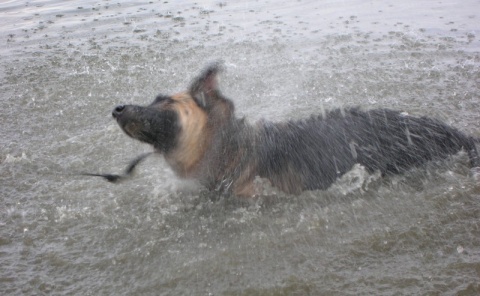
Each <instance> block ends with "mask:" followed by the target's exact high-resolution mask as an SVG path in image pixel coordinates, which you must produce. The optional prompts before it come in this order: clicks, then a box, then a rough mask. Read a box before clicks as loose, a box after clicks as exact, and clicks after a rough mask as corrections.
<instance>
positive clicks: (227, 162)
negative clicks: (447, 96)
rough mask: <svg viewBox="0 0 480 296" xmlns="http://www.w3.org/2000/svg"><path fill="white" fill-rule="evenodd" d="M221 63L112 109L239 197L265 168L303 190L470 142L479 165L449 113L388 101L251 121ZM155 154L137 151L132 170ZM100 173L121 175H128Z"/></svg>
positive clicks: (433, 156)
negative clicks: (417, 110) (388, 105)
mask: <svg viewBox="0 0 480 296" xmlns="http://www.w3.org/2000/svg"><path fill="white" fill-rule="evenodd" d="M220 69H221V66H220V64H219V63H216V64H212V65H210V66H209V67H207V68H206V69H205V70H204V71H203V72H202V73H201V74H200V75H199V76H198V77H197V78H196V79H194V80H193V83H192V84H191V85H190V88H189V89H188V90H187V91H185V92H181V93H177V94H174V95H159V96H157V97H156V99H155V100H154V101H153V102H152V103H151V104H150V105H148V106H137V105H119V106H117V107H115V109H114V110H113V113H112V115H113V117H114V118H115V119H116V120H117V122H118V125H119V126H120V127H121V128H122V130H123V131H124V132H125V133H126V134H127V135H129V136H130V137H132V138H134V139H137V140H139V141H142V142H145V143H148V144H151V145H152V146H153V147H154V149H155V152H158V153H160V154H163V155H164V157H165V159H166V161H167V163H168V164H169V165H170V167H171V168H172V169H173V171H174V172H175V173H176V174H177V175H178V176H179V177H181V178H191V179H196V180H198V181H199V182H200V183H201V184H203V185H204V186H206V187H207V188H208V189H210V190H216V191H221V192H229V193H233V194H235V195H237V196H253V195H255V186H254V179H255V178H256V177H257V176H258V177H260V178H263V179H267V180H268V181H269V182H270V183H271V184H272V185H273V186H275V187H277V188H279V189H280V190H282V191H284V192H286V193H291V194H299V193H300V192H302V191H304V190H315V189H326V188H328V187H329V186H330V185H331V184H332V183H334V182H335V181H336V180H337V179H338V178H339V177H340V176H342V175H343V174H345V173H346V172H348V171H349V170H351V169H352V167H353V166H354V165H355V164H357V163H358V164H360V165H363V166H364V167H365V168H366V170H367V171H368V172H374V171H377V170H379V171H380V172H381V173H382V175H385V174H391V173H401V172H404V171H405V170H408V169H409V168H411V167H413V166H418V165H421V164H423V163H426V162H427V161H430V160H437V159H441V158H445V157H447V156H448V155H452V154H456V153H457V152H459V151H460V150H465V151H466V152H467V153H468V156H469V160H470V164H471V166H472V167H479V166H480V158H479V155H478V152H477V150H476V147H475V142H477V141H478V140H476V139H474V138H472V137H469V136H467V135H465V134H463V133H462V132H460V131H458V130H457V129H455V128H453V127H449V126H447V125H445V124H444V123H442V122H440V121H437V120H434V119H429V118H426V117H413V116H408V115H405V114H403V113H401V112H398V111H393V110H388V109H375V110H369V111H362V110H361V109H359V108H348V109H337V110H333V111H330V112H327V113H326V114H323V115H321V116H312V117H310V118H308V119H304V120H298V121H288V122H281V123H272V122H266V121H260V122H258V123H256V124H253V125H252V124H249V123H247V122H246V120H245V119H243V118H237V117H236V116H235V106H234V104H233V102H232V101H231V100H229V99H227V98H226V97H224V96H223V95H222V93H221V92H220V90H219V88H218V84H217V75H218V73H219V72H220ZM148 155H149V154H145V155H141V156H140V157H138V158H137V159H135V160H134V161H133V162H132V164H131V165H130V167H129V168H128V169H127V172H126V174H125V175H128V174H130V173H131V171H133V169H134V167H135V165H136V164H138V163H139V162H140V161H141V160H143V159H144V158H145V157H146V156H148ZM90 175H97V174H90ZM97 176H102V177H104V178H106V179H107V180H109V181H112V182H115V181H118V180H119V179H121V178H123V177H124V176H120V175H97Z"/></svg>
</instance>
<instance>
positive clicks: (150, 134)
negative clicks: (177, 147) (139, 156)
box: [112, 105, 179, 152]
mask: <svg viewBox="0 0 480 296" xmlns="http://www.w3.org/2000/svg"><path fill="white" fill-rule="evenodd" d="M112 116H113V118H114V119H115V120H116V121H117V123H118V125H119V126H120V128H121V129H122V130H123V131H124V132H125V133H126V134H127V135H128V136H129V137H131V138H134V139H137V140H139V141H141V142H144V143H147V144H151V145H153V146H154V147H155V148H157V149H158V150H159V151H161V152H166V151H167V150H169V149H170V148H172V147H173V146H174V144H175V139H176V137H177V134H178V132H179V127H178V124H177V115H176V113H175V112H174V111H172V110H161V111H158V110H155V109H151V108H148V107H141V106H134V105H119V106H117V107H115V109H113V111H112Z"/></svg>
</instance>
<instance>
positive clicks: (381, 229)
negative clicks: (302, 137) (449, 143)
mask: <svg viewBox="0 0 480 296" xmlns="http://www.w3.org/2000/svg"><path fill="white" fill-rule="evenodd" d="M478 6H479V4H478V3H476V1H467V2H462V5H459V4H458V3H456V1H443V2H442V3H432V2H430V1H417V2H415V3H398V1H397V2H394V1H382V2H381V3H380V2H375V1H370V2H368V3H365V2H364V1H354V0H349V1H342V2H338V1H326V2H325V1H323V2H322V3H318V1H297V2H289V1H280V2H275V5H272V4H271V3H267V2H265V1H239V2H236V3H230V2H225V1H223V2H222V1H200V2H197V3H194V4H192V3H187V2H185V1H175V2H174V1H158V2H157V1H145V2H133V1H67V2H64V1H28V2H27V1H3V2H2V3H0V14H1V15H2V18H1V20H0V22H1V23H2V31H1V32H0V38H1V41H2V44H3V46H1V47H0V51H1V54H2V58H1V60H0V63H1V67H0V79H1V84H0V88H1V93H2V96H0V100H1V102H2V112H0V119H1V122H2V128H1V133H2V137H0V180H1V181H0V184H1V186H0V193H1V194H0V196H1V198H2V199H1V206H0V210H1V213H2V214H1V216H0V217H1V218H0V225H1V226H2V227H1V230H0V250H1V251H0V264H1V266H2V267H3V268H2V269H1V270H0V281H1V282H2V285H0V292H1V294H5V295H12V294H13V295H15V294H95V295H97V294H153V295H158V294H166V295H172V294H174V295H175V294H209V293H211V294H214V295H218V294H225V295H251V294H253V295H264V294H267V295H277V294H278V295H285V294H288V295H290V294H302V295H308V294H313V295H319V294H320V295H321V294H341V295H344V294H355V295H356V294H369V295H371V294H398V293H404V294H423V293H430V294H437V293H440V294H465V295H476V294H478V293H479V290H480V286H479V284H478V270H479V268H480V252H479V250H480V239H479V237H480V234H479V233H478V211H477V209H478V208H480V204H479V200H480V198H479V197H480V190H479V185H478V182H476V181H474V180H473V179H471V178H470V177H469V176H468V167H467V166H466V164H467V157H466V155H463V154H460V155H457V156H455V157H453V158H452V159H449V160H447V161H446V162H443V163H441V164H431V165H429V166H428V167H427V168H426V169H418V170H414V171H412V172H409V173H408V174H405V175H403V176H396V177H391V178H386V179H381V178H380V179H377V178H372V176H368V175H365V174H364V172H363V171H361V170H360V169H359V170H354V171H353V172H351V174H350V175H349V176H348V178H345V179H344V180H341V181H340V182H339V183H338V184H336V185H335V186H333V187H332V188H330V189H329V190H327V191H319V192H305V193H303V194H302V195H301V196H299V197H292V196H287V195H285V194H282V193H281V192H278V191H277V190H276V189H275V188H268V187H265V196H263V197H260V198H258V199H254V200H243V199H236V198H225V197H216V196H212V195H211V194H210V193H208V192H206V191H205V190H203V189H202V188H200V187H199V186H198V185H197V184H194V183H192V182H185V181H179V180H177V179H176V177H175V176H173V174H172V172H171V171H170V170H169V168H168V166H167V165H166V164H165V163H164V161H163V159H162V157H161V156H158V157H152V158H149V159H148V161H146V162H145V163H143V164H142V165H141V166H140V167H139V168H138V171H137V175H136V176H135V178H133V179H132V180H129V181H128V182H124V183H122V184H119V185H112V184H109V183H106V182H103V181H102V180H96V179H87V178H82V177H79V176H77V175H75V173H77V172H83V171H100V172H102V170H105V171H103V172H110V171H115V172H120V171H121V170H122V169H123V168H124V167H125V166H126V165H127V164H128V161H129V160H130V159H132V157H134V156H135V155H138V154H140V153H142V152H148V151H149V149H150V148H149V147H147V146H144V145H142V144H140V143H137V142H135V141H133V140H131V139H129V138H128V137H127V136H125V135H124V134H123V132H122V131H120V129H119V128H118V126H117V125H116V124H115V122H114V121H113V120H112V119H111V116H110V113H111V110H112V108H113V107H114V106H116V105H117V104H120V103H137V104H146V103H149V102H150V101H151V100H152V99H153V98H154V97H155V96H156V95H157V94H158V93H173V92H175V91H179V90H182V89H184V87H185V85H188V82H189V81H190V79H192V77H193V76H194V75H195V74H196V73H197V72H198V70H199V69H200V68H201V67H202V66H203V65H204V64H205V63H206V62H207V61H211V60H213V59H219V58H220V59H223V60H224V61H225V64H226V72H225V73H224V74H223V77H222V88H223V92H224V93H225V94H226V95H227V96H228V97H229V98H231V99H232V100H233V101H234V102H235V104H236V107H237V109H236V110H237V113H238V114H239V115H240V116H246V117H247V118H248V120H251V121H255V120H258V119H260V118H267V119H269V120H287V119H291V118H300V117H306V116H308V115H309V114H312V113H322V110H327V109H331V108H334V107H339V106H340V107H342V106H351V105H361V106H364V107H366V108H370V107H390V108H394V109H400V110H405V111H406V112H408V113H409V114H414V115H429V116H432V117H437V118H440V119H442V120H444V121H446V122H447V123H448V124H451V125H453V126H455V127H457V128H459V129H461V130H462V131H464V132H466V133H468V134H471V135H473V136H476V137H480V125H479V122H480V121H479V120H478V106H479V98H478V93H480V92H479V83H478V81H479V76H478V73H480V71H479V65H480V62H479V61H480V59H479V50H478V49H479V44H478V37H477V31H478V28H477V27H478V25H477V23H478V17H479V16H478V14H477V13H476V11H477V10H478V9H475V8H476V7H478ZM359 181H363V182H359Z"/></svg>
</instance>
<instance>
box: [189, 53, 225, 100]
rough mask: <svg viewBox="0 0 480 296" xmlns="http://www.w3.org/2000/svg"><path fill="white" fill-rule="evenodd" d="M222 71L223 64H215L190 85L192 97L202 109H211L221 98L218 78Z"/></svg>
mask: <svg viewBox="0 0 480 296" xmlns="http://www.w3.org/2000/svg"><path fill="white" fill-rule="evenodd" d="M220 71H221V62H216V63H213V64H211V65H210V66H208V67H207V68H206V69H205V70H203V72H202V73H201V74H200V76H198V77H197V78H195V79H194V80H193V82H192V84H191V85H190V89H189V92H190V95H191V96H192V97H193V99H194V100H195V101H196V102H197V104H198V105H199V106H200V107H202V108H205V109H210V108H211V107H212V106H213V104H214V103H215V101H216V100H217V99H218V98H219V91H218V78H217V76H218V73H219V72H220Z"/></svg>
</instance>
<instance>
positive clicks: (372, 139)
mask: <svg viewBox="0 0 480 296" xmlns="http://www.w3.org/2000/svg"><path fill="white" fill-rule="evenodd" d="M259 139H260V140H258V142H260V143H262V145H258V146H257V161H258V164H259V165H258V175H259V176H261V177H264V178H267V179H269V180H270V181H271V182H272V183H273V185H275V186H278V187H279V188H281V189H283V190H284V191H287V192H293V193H296V192H300V191H302V190H312V189H326V188H328V187H329V186H330V185H331V184H332V183H333V182H335V180H336V179H337V178H338V177H340V176H341V175H343V174H344V173H346V172H347V171H349V170H350V169H351V168H352V167H353V165H354V164H356V163H359V164H361V165H363V166H364V167H365V168H366V169H367V170H368V171H370V172H373V171H375V170H380V172H382V174H388V173H401V172H403V171H405V170H407V169H409V168H411V167H412V166H416V165H420V164H423V163H425V162H427V161H429V160H435V159H441V158H445V157H446V156H448V155H451V154H455V153H457V152H459V151H460V150H462V149H464V150H466V151H467V152H468V153H469V156H470V160H471V164H472V166H479V165H480V164H479V160H478V153H477V151H476V148H475V143H474V141H473V139H472V138H469V137H467V136H465V135H464V134H463V133H461V132H460V131H458V130H456V129H454V128H452V127H449V126H447V125H445V124H443V123H441V122H439V121H436V120H433V119H429V118H424V117H420V118H418V117H412V116H408V115H403V114H401V113H400V112H397V111H392V110H388V109H376V110H371V111H361V110H359V109H356V108H353V109H345V110H340V109H338V110H334V111H331V112H329V113H327V114H326V116H324V117H311V118H309V119H307V120H303V121H296V122H293V121H291V122H287V123H276V124H265V125H264V126H263V127H262V129H261V131H260V133H259Z"/></svg>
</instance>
